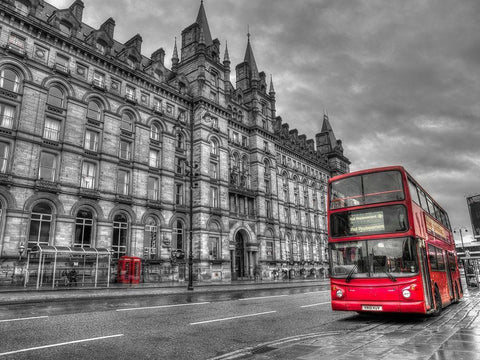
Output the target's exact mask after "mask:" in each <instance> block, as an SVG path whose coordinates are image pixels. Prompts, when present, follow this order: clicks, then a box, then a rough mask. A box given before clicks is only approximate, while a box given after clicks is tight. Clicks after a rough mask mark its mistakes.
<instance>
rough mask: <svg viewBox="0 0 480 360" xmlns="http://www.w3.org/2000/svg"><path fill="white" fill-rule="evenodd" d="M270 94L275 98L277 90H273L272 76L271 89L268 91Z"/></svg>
mask: <svg viewBox="0 0 480 360" xmlns="http://www.w3.org/2000/svg"><path fill="white" fill-rule="evenodd" d="M268 94H269V95H270V96H272V97H274V96H275V89H274V88H273V80H272V75H270V89H269V90H268Z"/></svg>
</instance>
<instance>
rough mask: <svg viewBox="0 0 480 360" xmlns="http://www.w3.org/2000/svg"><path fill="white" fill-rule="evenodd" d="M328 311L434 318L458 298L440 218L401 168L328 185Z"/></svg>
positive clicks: (447, 230)
mask: <svg viewBox="0 0 480 360" xmlns="http://www.w3.org/2000/svg"><path fill="white" fill-rule="evenodd" d="M328 195H329V201H328V236H329V261H330V276H331V280H330V281H331V297H332V309H333V310H344V311H345V310H347V311H357V312H359V313H365V312H407V313H423V314H433V315H438V314H440V312H441V311H442V308H443V307H445V306H447V305H449V304H451V303H454V302H458V301H459V299H460V298H461V297H462V296H463V291H462V286H461V281H460V272H459V269H458V260H457V254H456V252H455V243H454V239H453V234H452V232H451V227H450V222H449V219H448V215H447V213H446V212H445V211H444V210H443V209H442V208H441V207H440V206H439V205H438V204H437V203H436V202H435V201H434V200H433V199H432V197H431V196H430V195H428V193H427V192H426V191H425V190H424V189H423V188H422V187H421V186H420V185H419V184H418V183H417V182H416V181H415V180H414V179H413V178H412V176H410V174H408V173H407V172H406V171H405V169H404V168H403V167H401V166H391V167H383V168H376V169H370V170H364V171H357V172H353V173H349V174H344V175H340V176H336V177H333V178H331V179H330V181H329V194H328Z"/></svg>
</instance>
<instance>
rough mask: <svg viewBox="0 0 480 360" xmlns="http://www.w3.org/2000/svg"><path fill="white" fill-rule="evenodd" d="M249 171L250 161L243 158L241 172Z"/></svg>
mask: <svg viewBox="0 0 480 360" xmlns="http://www.w3.org/2000/svg"><path fill="white" fill-rule="evenodd" d="M247 170H248V159H247V157H246V156H244V157H242V168H241V171H247Z"/></svg>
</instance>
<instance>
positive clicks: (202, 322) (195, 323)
mask: <svg viewBox="0 0 480 360" xmlns="http://www.w3.org/2000/svg"><path fill="white" fill-rule="evenodd" d="M273 313H276V311H265V312H261V313H256V314H248V315H239V316H232V317H228V318H223V319H214V320H206V321H199V322H194V323H190V325H199V324H207V323H212V322H217V321H227V320H233V319H240V318H245V317H250V316H259V315H265V314H273Z"/></svg>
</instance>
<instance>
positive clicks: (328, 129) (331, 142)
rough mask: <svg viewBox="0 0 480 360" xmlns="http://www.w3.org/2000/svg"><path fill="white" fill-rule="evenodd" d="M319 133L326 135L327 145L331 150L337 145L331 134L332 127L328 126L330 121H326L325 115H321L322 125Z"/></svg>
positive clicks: (333, 135) (326, 116)
mask: <svg viewBox="0 0 480 360" xmlns="http://www.w3.org/2000/svg"><path fill="white" fill-rule="evenodd" d="M321 133H322V134H323V133H325V134H327V136H328V140H329V145H330V147H331V149H333V148H334V147H335V146H336V145H337V139H336V138H335V134H334V133H333V129H332V125H330V120H329V119H328V115H327V114H323V123H322V131H321Z"/></svg>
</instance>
